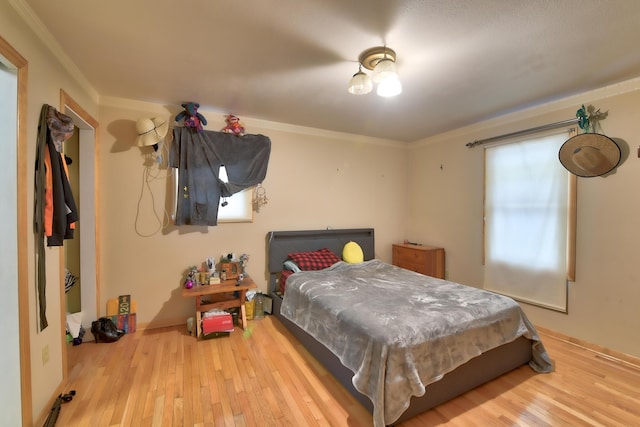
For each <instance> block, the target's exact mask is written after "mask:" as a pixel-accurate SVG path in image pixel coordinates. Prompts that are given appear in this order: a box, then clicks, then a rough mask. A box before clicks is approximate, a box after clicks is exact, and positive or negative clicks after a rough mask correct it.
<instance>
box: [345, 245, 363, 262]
mask: <svg viewBox="0 0 640 427" xmlns="http://www.w3.org/2000/svg"><path fill="white" fill-rule="evenodd" d="M342 260H343V261H344V262H346V263H349V264H358V263H361V262H363V261H364V253H363V252H362V248H361V247H360V245H359V244H357V243H356V242H349V243H347V244H346V245H344V248H342Z"/></svg>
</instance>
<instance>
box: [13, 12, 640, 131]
mask: <svg viewBox="0 0 640 427" xmlns="http://www.w3.org/2000/svg"><path fill="white" fill-rule="evenodd" d="M12 1H13V3H22V4H23V6H25V5H26V7H27V8H31V9H32V10H33V12H35V14H36V15H37V16H38V18H39V19H40V20H41V21H42V23H44V25H45V26H46V28H47V29H48V31H49V32H50V33H51V35H52V36H53V37H54V38H55V40H56V41H57V42H58V43H59V45H60V46H61V47H62V49H63V50H64V52H65V53H66V54H67V55H68V57H69V58H70V59H71V60H72V61H73V63H74V64H75V65H76V66H77V68H78V69H79V70H80V71H81V73H82V74H83V75H84V77H85V78H86V80H87V81H88V82H89V83H90V84H91V85H92V86H93V87H94V88H95V90H96V91H97V92H98V93H99V94H100V96H105V97H118V98H127V99H133V100H140V101H147V102H153V103H160V104H163V105H168V106H172V107H175V109H174V110H171V108H170V111H179V110H180V109H181V108H180V104H181V103H182V102H185V101H195V102H198V103H200V105H201V110H206V111H208V112H210V111H213V112H220V116H219V117H210V116H209V115H210V114H212V113H207V116H209V117H207V119H208V121H209V126H208V128H209V129H216V124H217V123H219V125H218V126H219V127H220V128H222V127H223V126H224V118H223V115H224V114H227V113H233V114H236V115H237V116H240V118H242V117H250V118H254V119H263V120H269V121H276V122H282V123H289V124H295V125H300V126H308V127H315V128H320V129H328V130H333V131H339V132H348V133H354V134H361V135H367V136H375V137H380V138H386V139H393V140H398V141H407V142H411V141H416V140H419V139H421V138H425V137H429V136H432V135H436V134H439V133H442V132H445V131H447V130H451V129H455V128H458V127H461V126H465V125H469V124H472V123H475V122H479V121H482V120H486V119H489V118H493V117H496V116H499V115H502V114H506V113H510V112H514V111H518V110H521V109H524V108H529V107H532V106H535V105H538V104H542V103H547V102H550V101H553V100H556V99H560V98H564V97H567V96H570V95H575V94H579V93H582V92H585V91H588V90H592V89H596V88H600V87H603V86H606V85H609V84H613V83H617V82H621V81H624V80H628V79H631V78H635V77H639V76H640V49H639V48H638V41H639V40H640V25H639V24H638V23H639V22H640V1H636V0H589V1H584V0H534V1H531V0H483V1H478V0H465V1H463V0H448V1H444V0H409V1H392V0H350V1H345V0H275V1H274V0H272V1H267V0H251V1H223V0H180V1H178V0H135V1H128V2H118V1H100V2H93V1H77V0H56V1H50V0H12ZM383 44H386V45H387V46H389V47H390V48H392V49H394V50H395V52H396V54H397V57H398V59H397V68H398V72H399V74H400V78H401V80H402V85H403V93H402V94H401V95H399V96H397V97H395V98H381V97H378V96H377V95H376V94H375V91H374V92H372V93H370V94H368V95H361V96H356V95H351V94H349V93H348V92H347V83H348V81H349V79H350V78H351V76H352V75H353V74H354V73H355V72H356V71H357V70H358V63H357V58H358V55H359V54H360V52H362V51H363V50H365V49H367V48H370V47H373V46H380V45H383ZM585 102H587V101H585ZM577 108H579V105H576V109H577ZM247 131H248V132H251V129H250V128H249V129H247Z"/></svg>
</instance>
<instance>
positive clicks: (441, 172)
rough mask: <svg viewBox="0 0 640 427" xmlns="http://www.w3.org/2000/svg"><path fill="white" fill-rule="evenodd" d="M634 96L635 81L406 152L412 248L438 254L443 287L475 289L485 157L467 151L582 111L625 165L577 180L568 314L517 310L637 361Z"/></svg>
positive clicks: (639, 214) (639, 200)
mask: <svg viewBox="0 0 640 427" xmlns="http://www.w3.org/2000/svg"><path fill="white" fill-rule="evenodd" d="M638 87H639V82H638V81H630V82H626V83H623V84H620V85H616V86H613V87H610V88H603V89H601V90H598V91H594V92H590V93H587V94H582V95H580V96H578V97H573V98H570V99H566V100H563V101H561V102H558V103H555V104H550V105H547V106H544V107H541V108H538V109H532V110H529V111H525V112H521V113H518V114H514V115H511V116H507V117H502V118H500V119H497V120H493V121H489V122H485V123H480V124H478V125H475V126H470V127H468V128H463V129H458V130H456V131H453V132H449V133H447V134H444V135H439V136H436V137H433V138H429V139H425V140H423V141H420V142H417V143H415V144H413V149H412V154H411V160H410V169H411V172H410V178H409V183H410V184H409V200H410V203H409V211H408V223H409V236H410V239H413V240H416V241H421V242H424V243H431V244H437V245H442V246H443V247H444V248H445V249H446V269H447V272H448V275H449V278H450V279H452V280H454V281H458V282H461V283H464V284H469V285H473V286H477V287H481V286H482V277H483V275H482V209H483V207H482V195H483V148H482V147H476V148H472V149H469V148H467V147H466V146H465V144H466V143H468V142H471V141H474V140H476V139H482V138H487V137H491V136H496V135H501V134H504V133H509V132H513V131H516V130H521V129H527V128H531V127H535V126H539V125H543V124H547V123H553V122H559V121H563V120H567V119H570V118H572V117H575V114H576V111H577V110H578V108H580V106H581V105H582V104H585V105H589V104H591V105H593V106H594V107H596V108H599V109H600V110H601V111H602V112H608V117H607V118H606V119H605V120H603V121H602V122H601V125H602V130H601V132H603V133H604V134H606V135H607V136H609V137H611V138H613V139H614V140H616V141H617V142H618V143H619V145H620V146H621V148H622V149H623V162H622V164H621V165H620V166H619V167H618V169H617V170H616V171H615V173H612V174H610V175H609V176H606V177H596V178H578V217H577V260H576V262H577V272H576V281H575V283H571V284H570V286H569V313H568V314H562V313H558V312H554V311H551V310H547V309H542V308H538V307H533V306H529V305H526V304H522V305H523V307H524V310H525V312H526V313H527V315H528V316H529V317H530V319H531V320H532V321H533V322H534V323H535V324H537V325H539V326H542V327H546V328H548V329H552V330H555V331H558V332H561V333H563V334H566V335H569V336H572V337H576V338H579V339H582V340H585V341H588V342H591V343H594V344H597V345H601V346H604V347H606V348H609V349H612V350H615V351H619V352H622V353H627V354H630V355H633V356H640V340H639V339H638V330H640V316H638V301H639V300H640V286H638V284H639V283H640V270H639V269H638V267H637V264H638V254H640V251H639V249H638V246H639V244H640V227H638V226H637V223H638V218H640V197H639V196H638V194H639V193H638V187H637V186H638V184H639V183H640V159H638V157H637V154H636V153H637V147H638V146H639V145H640V135H639V134H638V131H637V123H638V122H639V120H640V109H639V108H638V105H640V90H638ZM440 165H442V166H443V167H442V169H440Z"/></svg>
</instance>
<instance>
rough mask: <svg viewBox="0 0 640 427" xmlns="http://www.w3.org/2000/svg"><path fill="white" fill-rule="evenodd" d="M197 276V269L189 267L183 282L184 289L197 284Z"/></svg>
mask: <svg viewBox="0 0 640 427" xmlns="http://www.w3.org/2000/svg"><path fill="white" fill-rule="evenodd" d="M197 274H198V269H197V267H196V266H195V265H194V266H191V267H189V269H188V271H187V279H186V280H185V281H184V287H185V288H187V289H191V288H193V287H194V286H195V285H196V284H197V282H198V278H197Z"/></svg>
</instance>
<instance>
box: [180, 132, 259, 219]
mask: <svg viewBox="0 0 640 427" xmlns="http://www.w3.org/2000/svg"><path fill="white" fill-rule="evenodd" d="M270 154H271V140H270V139H269V138H268V137H266V136H264V135H244V136H242V137H239V136H235V135H233V134H230V133H224V132H216V131H208V130H203V131H201V132H193V131H192V130H191V129H188V128H182V127H176V128H174V129H173V144H172V145H171V151H170V156H169V165H170V166H171V167H174V168H178V170H179V172H180V173H179V174H178V194H177V210H176V219H175V224H176V225H217V224H218V205H219V203H220V197H229V196H231V195H233V194H235V193H238V192H240V191H242V190H245V189H247V188H250V187H253V186H255V185H258V184H260V183H261V182H262V181H263V180H264V178H265V177H266V175H267V166H268V164H269V156H270ZM221 165H224V167H225V169H226V171H227V177H228V182H226V183H225V182H223V181H222V180H221V179H220V178H219V173H220V166H221Z"/></svg>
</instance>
